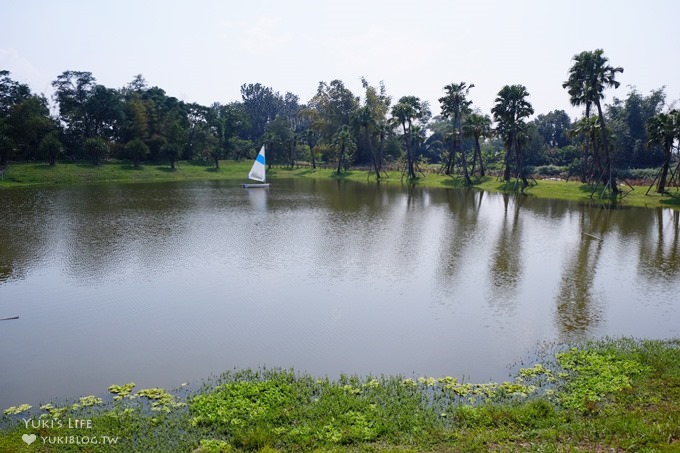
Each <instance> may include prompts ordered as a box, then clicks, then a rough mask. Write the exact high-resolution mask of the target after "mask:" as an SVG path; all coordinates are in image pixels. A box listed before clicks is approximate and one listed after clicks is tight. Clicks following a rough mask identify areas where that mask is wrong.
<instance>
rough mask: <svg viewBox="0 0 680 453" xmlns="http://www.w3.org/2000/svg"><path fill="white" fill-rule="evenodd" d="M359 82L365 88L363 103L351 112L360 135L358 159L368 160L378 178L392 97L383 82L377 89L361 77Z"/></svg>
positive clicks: (380, 175) (380, 173)
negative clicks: (388, 94) (387, 92)
mask: <svg viewBox="0 0 680 453" xmlns="http://www.w3.org/2000/svg"><path fill="white" fill-rule="evenodd" d="M361 83H362V86H363V88H364V90H365V94H364V96H365V97H364V104H363V106H361V107H358V108H357V109H355V110H354V111H353V112H352V122H353V123H354V124H355V126H356V127H357V129H358V130H359V137H360V145H361V146H359V147H358V149H359V157H358V160H359V161H360V162H365V161H367V160H370V162H371V164H372V166H373V172H374V173H375V177H376V179H378V180H379V179H381V177H382V168H383V160H384V149H385V138H386V133H387V113H388V112H389V108H390V104H391V103H392V98H391V97H390V96H387V94H386V90H385V85H384V84H383V82H380V88H379V89H376V88H375V87H374V86H371V85H370V84H369V83H368V81H367V80H366V79H365V78H363V77H362V79H361Z"/></svg>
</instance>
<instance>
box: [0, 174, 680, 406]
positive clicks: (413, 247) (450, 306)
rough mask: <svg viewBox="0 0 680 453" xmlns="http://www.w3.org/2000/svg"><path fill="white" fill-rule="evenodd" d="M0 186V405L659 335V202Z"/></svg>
mask: <svg viewBox="0 0 680 453" xmlns="http://www.w3.org/2000/svg"><path fill="white" fill-rule="evenodd" d="M0 206H1V207H2V217H1V221H0V318H4V317H10V316H19V317H20V318H19V319H18V320H11V321H0V360H1V361H2V364H1V365H0V409H4V408H6V407H8V406H11V405H16V404H20V403H29V404H32V405H34V406H37V405H39V404H40V403H45V402H48V401H51V402H59V401H66V400H69V399H74V398H77V397H80V396H84V395H88V394H98V395H101V394H104V393H106V389H107V387H108V386H109V385H111V384H124V383H126V382H130V381H134V382H136V383H137V389H140V388H146V387H157V386H158V387H165V388H176V387H178V386H179V385H180V384H182V383H184V382H189V383H200V381H201V379H203V378H208V377H210V376H212V375H216V374H219V373H220V372H222V371H225V370H230V369H234V368H248V367H251V368H257V367H269V368H271V367H282V368H294V369H295V370H297V371H299V372H306V373H310V374H312V375H315V376H320V377H322V376H329V377H331V378H334V377H338V376H339V375H340V374H341V373H345V374H360V375H368V374H374V375H379V374H402V375H405V376H407V377H417V376H423V375H427V376H435V377H441V376H454V377H457V378H459V379H465V380H467V381H472V382H487V381H489V380H506V379H508V377H509V373H511V372H512V370H513V369H516V366H517V364H518V363H521V362H522V361H523V360H532V359H531V354H532V353H533V352H534V351H535V350H536V349H537V346H538V345H541V344H545V343H553V342H568V341H578V340H582V339H589V338H599V337H602V336H607V335H608V336H621V335H625V336H634V337H646V338H667V337H676V336H678V335H680V304H679V303H678V294H680V279H678V274H679V273H680V246H679V245H678V234H679V229H678V220H679V213H678V211H673V210H669V209H633V208H607V207H596V206H587V205H584V204H577V203H569V202H560V201H549V200H540V199H533V198H529V197H514V196H507V195H500V194H490V193H483V192H478V191H474V190H456V189H450V190H445V189H424V188H406V187H404V188H402V187H384V186H379V185H364V184H356V183H347V182H338V181H326V180H323V181H322V180H306V179H293V180H275V181H274V182H273V184H272V186H271V188H270V189H268V190H265V189H252V190H244V189H242V188H241V187H240V186H237V185H236V184H235V183H234V182H212V181H210V182H195V183H194V182H191V183H189V182H184V183H167V184H166V183H156V184H130V185H113V184H112V185H96V186H77V187H58V188H52V187H49V188H31V189H19V190H2V191H0ZM530 364H531V363H528V364H527V365H530Z"/></svg>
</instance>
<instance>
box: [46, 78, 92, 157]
mask: <svg viewBox="0 0 680 453" xmlns="http://www.w3.org/2000/svg"><path fill="white" fill-rule="evenodd" d="M96 82H97V81H96V79H95V78H94V76H93V75H92V73H91V72H86V71H64V72H63V73H62V74H61V75H59V76H58V77H57V79H56V80H55V81H53V82H52V86H53V87H54V90H55V91H54V100H55V101H56V102H57V105H58V106H59V119H60V120H61V124H62V127H63V130H64V139H65V145H66V147H67V149H68V150H69V151H70V152H71V153H72V154H74V155H76V156H78V154H79V153H81V152H82V151H83V146H84V143H85V140H86V139H88V138H93V137H95V135H96V134H95V132H96V127H95V125H94V123H93V122H92V119H91V114H90V111H89V108H88V103H89V100H90V98H92V96H93V94H94V92H95V87H96V86H97V83H96Z"/></svg>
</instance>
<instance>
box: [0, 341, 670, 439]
mask: <svg viewBox="0 0 680 453" xmlns="http://www.w3.org/2000/svg"><path fill="white" fill-rule="evenodd" d="M109 391H110V393H111V394H112V395H114V396H113V398H111V399H109V401H108V402H103V401H102V399H101V398H97V397H95V396H87V397H84V398H81V399H80V400H79V401H78V402H76V403H75V404H72V405H66V406H63V407H54V406H53V405H51V404H49V405H44V406H42V408H41V410H40V415H37V414H35V413H32V414H31V413H27V412H25V411H24V412H22V411H21V409H22V408H13V409H14V410H13V411H10V412H13V413H6V414H5V415H4V416H3V417H2V420H1V421H2V423H0V451H12V452H14V451H16V452H23V451H26V452H29V451H59V452H61V451H159V452H160V451H162V452H167V451H195V452H231V451H260V452H274V451H280V452H283V451H338V452H339V451H371V452H376V451H391V452H394V451H409V452H416V451H418V452H421V451H518V450H520V451H620V450H633V451H678V449H679V448H680V339H673V340H633V339H629V338H622V339H605V340H600V341H597V342H591V343H585V344H582V345H579V346H578V347H563V348H559V350H556V352H553V353H552V354H550V356H546V357H544V358H543V359H542V363H539V364H535V365H533V366H531V367H528V368H523V369H521V370H520V371H519V373H518V375H517V377H516V378H515V380H514V381H511V382H504V383H485V384H471V383H465V382H459V381H457V380H456V379H455V378H452V377H439V378H433V377H422V378H416V379H411V378H406V379H405V378H403V377H402V376H387V377H386V376H381V377H371V376H367V377H358V376H342V377H340V378H339V379H338V380H335V381H331V380H328V379H318V378H314V377H312V376H308V375H298V374H295V373H293V372H292V371H286V370H266V369H265V370H256V371H253V370H244V371H233V372H228V373H225V374H224V375H222V376H221V377H220V378H218V379H217V380H215V381H214V382H207V383H205V384H204V385H203V386H202V387H201V388H200V389H198V390H196V391H195V392H193V393H192V394H190V395H188V396H182V395H181V394H176V393H169V392H166V391H164V390H162V389H143V390H139V391H135V390H134V384H128V385H118V386H111V387H110V388H109ZM179 433H181V435H180V434H179ZM33 436H35V437H33ZM60 439H61V441H60ZM113 439H115V443H112V440H113ZM29 441H33V442H35V443H34V444H33V445H27V442H29Z"/></svg>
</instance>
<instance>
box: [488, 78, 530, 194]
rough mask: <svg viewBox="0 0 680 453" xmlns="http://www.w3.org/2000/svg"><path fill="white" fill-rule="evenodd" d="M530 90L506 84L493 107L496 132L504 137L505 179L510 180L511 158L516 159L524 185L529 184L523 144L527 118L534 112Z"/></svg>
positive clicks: (518, 173) (516, 165)
mask: <svg viewBox="0 0 680 453" xmlns="http://www.w3.org/2000/svg"><path fill="white" fill-rule="evenodd" d="M528 96H529V92H528V91H527V89H526V87H525V86H524V85H506V86H504V87H503V88H502V89H501V91H499V92H498V96H497V97H496V104H495V105H494V107H493V108H492V109H491V113H493V117H494V120H495V121H496V123H497V126H496V133H497V134H498V135H499V136H500V137H502V138H503V141H504V144H505V159H504V165H505V170H504V173H503V179H504V180H505V181H506V182H509V181H510V175H511V164H512V162H511V160H512V158H513V157H514V160H515V164H514V166H515V177H517V178H521V179H522V182H523V184H524V186H525V187H526V186H527V185H529V182H528V181H527V179H526V175H524V172H523V166H524V164H523V161H524V153H523V151H522V145H523V143H524V141H525V139H526V134H525V131H526V126H527V125H526V122H525V121H524V120H525V119H526V118H528V117H529V116H531V115H532V114H533V113H534V109H533V107H532V106H531V104H530V103H529V101H527V99H526V98H527V97H528Z"/></svg>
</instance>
